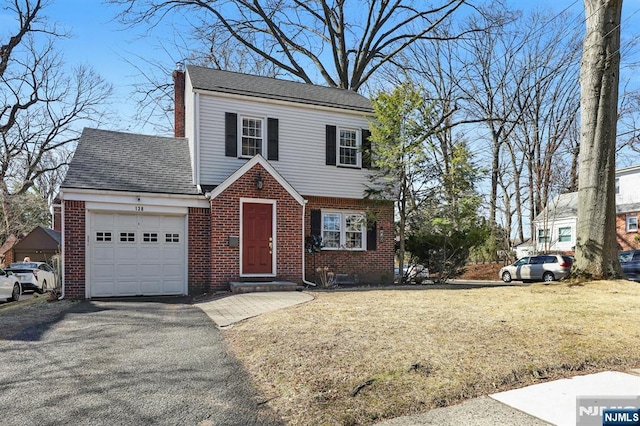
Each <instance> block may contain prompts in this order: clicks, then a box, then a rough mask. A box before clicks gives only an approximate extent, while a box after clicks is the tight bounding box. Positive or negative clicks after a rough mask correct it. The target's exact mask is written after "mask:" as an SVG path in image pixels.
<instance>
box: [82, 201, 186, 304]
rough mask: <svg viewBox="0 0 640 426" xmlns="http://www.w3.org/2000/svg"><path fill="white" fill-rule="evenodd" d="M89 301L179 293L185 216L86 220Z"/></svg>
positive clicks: (93, 216)
mask: <svg viewBox="0 0 640 426" xmlns="http://www.w3.org/2000/svg"><path fill="white" fill-rule="evenodd" d="M89 220H90V229H91V231H90V236H89V238H90V250H89V253H90V254H89V257H90V264H89V265H88V268H89V277H90V282H89V289H90V290H89V294H90V297H108V296H139V295H145V296H146V295H149V296H151V295H170V294H185V293H186V285H185V275H186V274H185V271H186V265H185V258H186V252H185V250H186V244H185V240H186V238H185V235H184V234H185V216H160V215H158V216H156V215H128V214H114V213H91V215H90V218H89Z"/></svg>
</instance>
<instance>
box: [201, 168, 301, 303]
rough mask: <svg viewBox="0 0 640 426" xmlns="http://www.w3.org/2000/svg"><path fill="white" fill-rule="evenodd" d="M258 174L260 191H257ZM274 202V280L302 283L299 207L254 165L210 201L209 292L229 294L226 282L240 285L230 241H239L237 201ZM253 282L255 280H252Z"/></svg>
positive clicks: (235, 249) (235, 248)
mask: <svg viewBox="0 0 640 426" xmlns="http://www.w3.org/2000/svg"><path fill="white" fill-rule="evenodd" d="M258 174H260V176H261V177H262V180H263V188H262V189H261V190H258V189H256V177H257V176H258ZM241 198H249V199H264V200H275V201H276V214H275V218H274V220H275V221H276V236H275V242H276V277H275V278H269V279H270V280H280V281H293V282H301V280H302V231H301V229H300V226H301V225H302V205H300V203H299V202H298V201H297V200H296V199H295V198H294V197H293V196H292V195H291V194H290V193H289V192H287V190H286V189H285V188H283V187H282V186H281V185H280V184H279V183H278V181H277V180H276V179H274V178H273V177H272V176H271V175H270V174H269V173H267V172H266V171H265V170H264V169H263V168H262V166H261V165H259V164H256V165H255V166H254V167H253V168H252V169H251V170H249V171H248V172H247V173H245V174H244V175H243V176H241V177H240V178H239V179H238V180H236V181H235V182H233V183H232V184H231V185H230V186H229V187H228V188H226V189H225V190H224V191H223V192H222V193H221V194H219V195H218V196H217V197H215V198H214V199H212V200H211V263H212V268H211V290H228V289H229V282H231V281H242V280H243V277H241V276H240V261H241V259H240V247H239V245H236V244H231V243H230V238H231V239H234V238H235V237H238V238H239V237H240V199H241ZM252 280H255V279H252Z"/></svg>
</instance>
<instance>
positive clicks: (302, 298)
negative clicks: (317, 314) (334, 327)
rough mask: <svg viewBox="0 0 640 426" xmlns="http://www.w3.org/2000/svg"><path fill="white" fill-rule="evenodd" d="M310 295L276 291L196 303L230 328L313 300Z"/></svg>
mask: <svg viewBox="0 0 640 426" xmlns="http://www.w3.org/2000/svg"><path fill="white" fill-rule="evenodd" d="M313 299H314V298H313V296H312V295H310V294H309V293H303V292H299V291H274V292H264V293H244V294H234V295H231V296H227V297H223V298H222V299H217V300H212V301H209V302H201V303H196V304H195V306H197V307H198V308H200V309H202V310H203V311H204V312H205V313H206V314H207V315H209V317H210V318H211V319H212V320H213V321H214V322H215V323H216V324H217V325H218V327H228V326H230V325H232V324H233V323H236V322H239V321H242V320H245V319H247V318H251V317H255V316H258V315H260V314H264V313H267V312H272V311H275V310H278V309H282V308H288V307H289V306H294V305H298V304H300V303H305V302H309V301H311V300H313Z"/></svg>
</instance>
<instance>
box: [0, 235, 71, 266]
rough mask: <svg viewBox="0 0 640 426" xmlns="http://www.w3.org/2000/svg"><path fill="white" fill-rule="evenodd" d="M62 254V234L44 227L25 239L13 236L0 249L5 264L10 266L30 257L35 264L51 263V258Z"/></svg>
mask: <svg viewBox="0 0 640 426" xmlns="http://www.w3.org/2000/svg"><path fill="white" fill-rule="evenodd" d="M60 252H61V235H60V232H58V231H54V230H53V229H50V228H46V227H44V226H37V227H36V228H34V229H33V230H32V231H31V232H29V233H28V234H27V235H25V236H24V237H22V238H20V239H18V238H16V237H15V235H11V236H10V237H9V238H8V239H7V241H6V242H5V243H4V244H3V245H2V247H1V248H0V254H1V255H4V259H3V263H4V264H5V265H8V264H10V263H13V262H21V261H22V260H23V259H24V258H25V257H29V258H30V259H31V260H32V261H34V262H49V263H50V262H51V258H52V257H54V256H55V255H59V254H60Z"/></svg>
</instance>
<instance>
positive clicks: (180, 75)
mask: <svg viewBox="0 0 640 426" xmlns="http://www.w3.org/2000/svg"><path fill="white" fill-rule="evenodd" d="M173 100H174V108H173V109H174V125H173V136H175V137H176V138H184V129H185V120H184V66H183V64H182V62H178V63H177V64H176V69H175V71H173Z"/></svg>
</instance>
